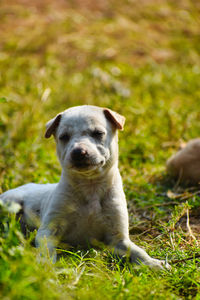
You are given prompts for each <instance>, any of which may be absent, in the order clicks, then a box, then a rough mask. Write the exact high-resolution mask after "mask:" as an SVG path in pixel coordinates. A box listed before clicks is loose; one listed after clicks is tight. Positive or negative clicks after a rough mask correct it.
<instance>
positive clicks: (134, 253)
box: [114, 239, 169, 269]
mask: <svg viewBox="0 0 200 300" xmlns="http://www.w3.org/2000/svg"><path fill="white" fill-rule="evenodd" d="M114 253H115V254H117V255H119V256H128V257H130V261H131V262H132V263H135V264H140V263H141V264H144V265H148V266H150V267H152V268H157V269H163V268H164V267H166V268H169V265H166V264H165V262H164V261H162V260H158V259H154V258H152V257H150V256H149V255H148V254H147V253H146V252H145V251H144V250H143V249H141V248H140V247H138V246H137V245H135V244H134V243H133V242H132V241H131V240H130V239H124V240H121V241H119V242H118V243H117V244H116V245H115V247H114Z"/></svg>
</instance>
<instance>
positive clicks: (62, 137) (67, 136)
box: [59, 133, 70, 142]
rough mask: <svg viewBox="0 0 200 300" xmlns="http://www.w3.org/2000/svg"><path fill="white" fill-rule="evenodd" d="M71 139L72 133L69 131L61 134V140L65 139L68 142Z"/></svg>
mask: <svg viewBox="0 0 200 300" xmlns="http://www.w3.org/2000/svg"><path fill="white" fill-rule="evenodd" d="M69 139H70V135H69V134H68V133H64V134H61V136H59V140H61V141H63V142H68V141H69Z"/></svg>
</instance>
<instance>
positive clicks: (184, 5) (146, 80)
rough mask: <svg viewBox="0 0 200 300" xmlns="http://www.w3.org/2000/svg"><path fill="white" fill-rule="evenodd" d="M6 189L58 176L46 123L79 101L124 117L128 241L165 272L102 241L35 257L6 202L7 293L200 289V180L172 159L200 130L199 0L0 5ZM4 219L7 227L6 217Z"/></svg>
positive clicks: (119, 295) (0, 239) (197, 295)
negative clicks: (174, 171) (171, 165)
mask: <svg viewBox="0 0 200 300" xmlns="http://www.w3.org/2000/svg"><path fill="white" fill-rule="evenodd" d="M0 16H1V25H0V36H1V39H0V107H1V113H0V144H1V148H0V189H1V192H3V191H5V190H7V189H9V188H13V187H16V186H18V185H21V184H24V183H27V182H37V183H39V182H40V183H46V182H56V181H58V180H59V176H60V167H59V164H58V160H57V158H56V155H55V144H54V142H53V139H50V140H45V139H44V132H45V123H46V122H47V121H48V120H49V119H50V118H52V117H54V116H55V114H57V113H58V112H60V111H62V110H64V109H66V108H68V107H70V106H74V105H81V104H94V105H99V106H104V107H109V108H111V109H113V110H116V111H118V112H119V113H121V114H123V115H124V116H125V117H126V124H125V129H124V131H123V132H120V135H119V146H120V163H119V167H120V171H121V174H122V177H123V182H124V189H125V193H126V197H127V203H128V209H129V215H130V234H131V239H132V240H133V241H135V242H136V243H137V244H138V245H140V246H141V247H144V248H145V249H146V250H147V252H148V253H149V254H150V255H152V256H154V257H157V258H162V259H167V260H168V261H169V263H171V266H172V269H171V270H170V271H168V270H163V271H161V272H155V271H152V270H149V269H148V268H146V267H139V268H138V267H135V266H131V265H130V264H129V263H128V262H125V263H122V262H120V261H118V260H115V259H114V258H113V257H112V256H111V255H110V254H109V252H108V251H107V250H106V249H105V250H102V251H100V250H95V249H89V250H88V251H87V252H86V251H83V250H82V249H79V250H77V249H71V250H70V251H65V250H64V249H63V250H62V249H60V253H61V255H60V259H59V260H58V262H57V263H56V264H55V265H54V264H52V263H51V262H50V261H49V260H42V259H41V261H38V260H39V259H38V252H37V249H35V248H34V247H33V246H32V241H33V240H34V236H35V233H32V234H29V235H28V236H27V237H26V238H25V237H23V235H22V234H21V232H20V229H19V224H18V223H17V222H16V220H15V216H14V213H13V212H14V211H15V210H16V207H11V208H9V210H10V212H9V213H8V212H7V211H6V209H5V208H2V209H1V226H0V231H1V236H0V254H1V259H0V296H1V299H15V300H16V299H20V300H21V299H68V298H69V299H71V298H73V299H74V298H75V299H103V298H105V299H144V298H146V299H200V279H199V278H200V270H199V264H200V259H199V256H200V251H199V243H200V238H199V232H200V189H199V187H198V186H196V187H186V186H185V187H184V186H179V185H178V182H176V181H174V180H173V179H171V178H170V177H169V176H168V175H167V173H166V169H165V164H166V160H167V159H168V158H169V157H170V156H171V155H172V154H173V153H175V151H177V150H178V148H179V146H180V145H181V144H182V143H184V142H187V141H188V140H190V139H192V138H195V137H198V136H199V119H200V80H199V78H200V56H199V54H200V29H199V28H200V3H199V2H198V1H195V0H179V1H167V0H162V1H161V0H142V1H135V0H123V1H118V0H115V1H112V0H109V1H108V0H107V1H106V0H102V1H99V2H97V1H92V0H74V1H73V0H72V1H64V0H57V1H53V0H44V1H42V2H41V1H39V0H36V1H27V0H13V1H12V0H7V1H1V4H0ZM8 224H9V225H8Z"/></svg>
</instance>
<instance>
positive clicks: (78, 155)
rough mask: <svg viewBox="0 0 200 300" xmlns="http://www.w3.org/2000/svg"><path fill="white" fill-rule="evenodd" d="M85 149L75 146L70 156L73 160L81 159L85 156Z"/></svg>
mask: <svg viewBox="0 0 200 300" xmlns="http://www.w3.org/2000/svg"><path fill="white" fill-rule="evenodd" d="M87 155H88V153H87V150H86V149H84V148H82V147H77V148H75V149H74V150H73V151H72V153H71V158H72V160H73V161H81V160H83V159H85V158H86V157H87Z"/></svg>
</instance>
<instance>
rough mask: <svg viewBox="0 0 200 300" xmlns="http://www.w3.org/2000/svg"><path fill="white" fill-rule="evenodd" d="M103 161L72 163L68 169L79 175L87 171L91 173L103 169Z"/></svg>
mask: <svg viewBox="0 0 200 300" xmlns="http://www.w3.org/2000/svg"><path fill="white" fill-rule="evenodd" d="M103 165H104V161H103V160H102V161H100V162H88V161H87V162H72V163H71V166H70V169H73V170H74V171H78V172H81V173H84V172H87V171H93V170H96V169H99V168H101V167H103Z"/></svg>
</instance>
